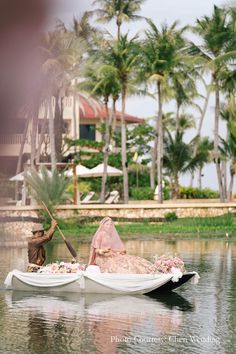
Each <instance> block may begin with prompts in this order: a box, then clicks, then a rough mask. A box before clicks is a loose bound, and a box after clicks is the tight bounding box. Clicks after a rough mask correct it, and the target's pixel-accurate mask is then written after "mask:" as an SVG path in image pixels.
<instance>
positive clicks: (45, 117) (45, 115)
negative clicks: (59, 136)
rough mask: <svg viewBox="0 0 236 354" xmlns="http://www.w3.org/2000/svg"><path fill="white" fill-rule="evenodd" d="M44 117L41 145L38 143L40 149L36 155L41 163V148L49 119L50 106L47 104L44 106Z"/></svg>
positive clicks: (37, 160)
mask: <svg viewBox="0 0 236 354" xmlns="http://www.w3.org/2000/svg"><path fill="white" fill-rule="evenodd" d="M44 109H45V111H44V117H43V125H42V127H41V133H40V138H39V143H38V149H37V153H36V162H37V163H39V161H40V152H41V146H42V143H43V139H44V135H45V132H46V126H47V117H48V106H47V104H46V103H45V105H44Z"/></svg>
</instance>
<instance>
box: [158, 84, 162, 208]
mask: <svg viewBox="0 0 236 354" xmlns="http://www.w3.org/2000/svg"><path fill="white" fill-rule="evenodd" d="M157 94H158V142H157V179H158V203H162V202H163V195H162V167H163V124H162V97H161V83H160V81H158V83H157Z"/></svg>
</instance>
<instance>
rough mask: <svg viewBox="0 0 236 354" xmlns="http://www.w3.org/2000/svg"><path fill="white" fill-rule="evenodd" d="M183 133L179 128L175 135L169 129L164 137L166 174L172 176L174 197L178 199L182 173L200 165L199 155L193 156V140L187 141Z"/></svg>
mask: <svg viewBox="0 0 236 354" xmlns="http://www.w3.org/2000/svg"><path fill="white" fill-rule="evenodd" d="M183 135H184V131H180V130H178V131H177V132H176V133H175V134H174V137H173V136H172V135H171V133H170V132H169V130H166V134H165V139H164V151H165V153H164V158H163V164H164V169H165V172H166V175H167V176H170V184H171V191H172V198H173V199H177V198H178V195H179V177H180V175H181V174H184V173H186V172H191V171H193V170H195V169H196V168H197V166H198V158H199V156H198V155H196V156H195V157H193V141H191V142H190V143H185V142H184V140H183Z"/></svg>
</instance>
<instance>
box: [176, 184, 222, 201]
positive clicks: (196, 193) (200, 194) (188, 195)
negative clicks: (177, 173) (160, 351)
mask: <svg viewBox="0 0 236 354" xmlns="http://www.w3.org/2000/svg"><path fill="white" fill-rule="evenodd" d="M179 193H180V195H179V196H180V198H181V199H214V198H218V197H219V193H218V192H216V191H214V190H212V189H210V188H203V189H200V188H193V187H180V189H179Z"/></svg>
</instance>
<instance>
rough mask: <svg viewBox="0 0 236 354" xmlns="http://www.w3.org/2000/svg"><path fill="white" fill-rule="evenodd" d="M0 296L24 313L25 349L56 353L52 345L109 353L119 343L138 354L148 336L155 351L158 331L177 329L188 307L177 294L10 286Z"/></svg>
mask: <svg viewBox="0 0 236 354" xmlns="http://www.w3.org/2000/svg"><path fill="white" fill-rule="evenodd" d="M5 301H6V303H7V305H8V307H10V309H11V312H12V313H13V314H14V315H13V316H15V318H17V317H18V316H19V315H20V316H21V319H22V317H24V323H25V324H27V335H26V333H25V340H26V341H27V345H26V347H27V348H28V351H27V350H26V351H25V352H26V353H30V352H31V353H32V352H34V353H42V352H50V353H54V352H55V353H56V350H55V348H60V353H68V352H71V353H73V352H75V353H92V352H97V351H98V352H102V353H104V354H106V353H107V354H108V353H109V354H112V353H116V352H117V349H118V348H122V349H123V350H125V351H127V350H130V348H132V350H135V351H136V352H137V353H139V352H141V351H140V350H141V349H140V348H142V346H146V345H147V341H152V342H150V343H148V345H149V346H150V350H151V348H153V349H154V348H155V350H157V348H158V347H159V346H161V338H162V337H163V336H165V335H169V334H170V333H178V331H180V329H181V325H182V322H183V313H184V311H193V306H192V305H191V304H190V303H189V302H188V301H187V300H185V299H184V298H183V297H182V296H180V295H178V294H176V293H170V294H168V296H166V295H159V296H158V297H157V298H151V297H149V296H144V295H141V296H129V295H127V296H112V295H104V294H86V296H78V294H66V295H63V296H61V295H51V294H44V295H41V294H36V295H35V294H29V293H25V292H19V291H15V292H10V291H9V292H6V294H5ZM150 333H151V337H150ZM140 335H141V337H140ZM25 344H26V343H25ZM136 348H137V350H136Z"/></svg>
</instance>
